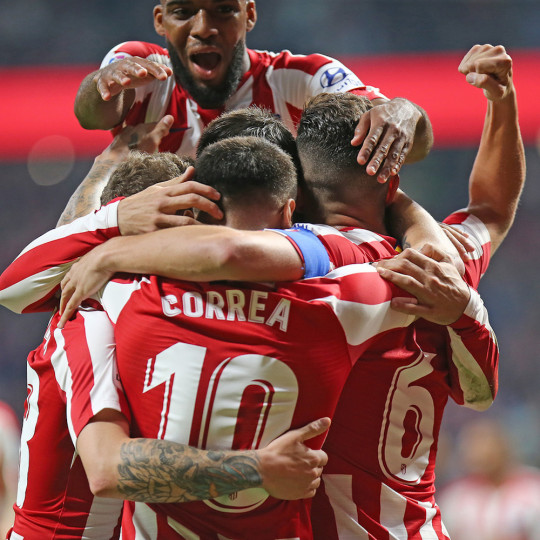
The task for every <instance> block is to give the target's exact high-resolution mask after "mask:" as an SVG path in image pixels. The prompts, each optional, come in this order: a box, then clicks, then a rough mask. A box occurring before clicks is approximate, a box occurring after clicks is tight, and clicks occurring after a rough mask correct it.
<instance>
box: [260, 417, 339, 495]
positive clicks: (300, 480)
mask: <svg viewBox="0 0 540 540" xmlns="http://www.w3.org/2000/svg"><path fill="white" fill-rule="evenodd" d="M329 427H330V418H320V419H319V420H315V421H314V422H311V423H310V424H308V425H307V426H304V427H302V428H300V429H294V430H292V431H288V432H287V433H284V434H283V435H281V437H278V438H277V439H276V440H274V441H272V442H271V443H270V444H269V445H268V446H267V447H266V448H262V449H260V450H257V453H258V454H259V458H260V464H261V475H262V479H263V484H262V486H263V488H264V489H266V491H268V493H270V495H272V497H276V498H277V499H285V500H295V499H307V498H310V497H313V496H314V495H315V491H316V490H317V488H318V487H319V485H320V483H321V474H322V469H323V467H324V466H325V465H326V463H327V462H328V456H327V455H326V452H324V451H323V450H312V449H311V448H309V447H308V446H306V445H305V444H304V441H307V440H308V439H312V438H313V437H317V436H319V435H322V434H323V433H324V432H325V431H327V429H328V428H329Z"/></svg>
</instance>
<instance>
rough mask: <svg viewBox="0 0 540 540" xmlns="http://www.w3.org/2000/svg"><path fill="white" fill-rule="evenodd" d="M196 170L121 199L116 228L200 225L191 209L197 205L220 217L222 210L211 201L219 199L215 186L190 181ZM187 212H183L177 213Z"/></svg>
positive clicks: (127, 230) (144, 229)
mask: <svg viewBox="0 0 540 540" xmlns="http://www.w3.org/2000/svg"><path fill="white" fill-rule="evenodd" d="M194 172H195V169H194V168H193V167H188V169H187V170H186V172H185V173H184V174H183V175H182V176H180V177H178V178H173V179H172V180H167V181H166V182H161V183H159V184H155V185H153V186H150V187H148V188H146V189H145V190H144V191H141V192H140V193H137V194H135V195H132V196H131V197H127V198H126V199H123V200H122V201H120V203H119V204H118V227H119V229H120V233H121V234H122V235H124V236H125V235H130V234H142V233H146V232H152V231H156V230H158V229H163V228H167V227H179V226H182V225H195V224H200V223H199V222H198V221H196V220H195V219H194V218H193V214H192V212H191V210H190V209H192V208H196V209H198V210H201V211H203V212H206V213H207V214H210V215H211V216H212V217H214V218H216V219H217V220H220V219H222V218H223V213H222V211H221V210H220V209H219V207H218V206H217V204H216V203H215V202H213V201H217V200H219V198H220V194H219V192H218V191H216V190H215V189H214V188H212V187H210V186H207V185H205V184H201V183H199V182H195V181H193V180H191V178H193V174H194ZM179 211H187V214H186V215H177V212H179Z"/></svg>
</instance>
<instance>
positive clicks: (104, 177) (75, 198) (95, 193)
mask: <svg viewBox="0 0 540 540" xmlns="http://www.w3.org/2000/svg"><path fill="white" fill-rule="evenodd" d="M118 165H119V163H118V161H115V160H112V159H106V160H101V161H96V162H95V163H94V165H93V166H92V168H91V169H90V171H89V173H88V174H87V175H86V177H85V179H84V180H83V181H82V182H81V184H80V186H79V187H78V188H77V189H76V190H75V193H74V194H73V195H72V196H71V198H70V199H69V202H68V204H67V206H66V208H65V210H64V211H63V212H62V215H61V216H60V219H59V220H58V223H57V224H56V226H57V227H60V226H61V225H66V224H67V223H71V222H72V221H73V220H74V219H77V218H79V217H82V216H86V215H87V214H89V213H90V212H92V211H93V210H97V209H98V208H99V207H100V202H99V198H100V196H101V192H102V191H103V188H104V187H105V184H106V183H107V182H108V181H109V178H110V176H111V174H112V172H113V171H114V170H115V169H116V167H117V166H118Z"/></svg>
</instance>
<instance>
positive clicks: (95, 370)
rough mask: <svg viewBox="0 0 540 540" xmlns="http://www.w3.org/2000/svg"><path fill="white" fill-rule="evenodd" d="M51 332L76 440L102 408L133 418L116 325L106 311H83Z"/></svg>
mask: <svg viewBox="0 0 540 540" xmlns="http://www.w3.org/2000/svg"><path fill="white" fill-rule="evenodd" d="M54 317H55V319H56V320H55V321H54V323H53V325H52V326H51V332H52V333H53V335H54V339H55V341H56V344H57V349H56V353H55V355H54V357H53V358H52V362H53V366H54V370H55V376H56V380H57V382H58V384H59V386H60V387H61V388H62V389H63V390H64V392H65V396H66V418H67V422H68V427H69V431H70V435H71V437H72V440H73V443H74V444H76V440H77V437H78V436H79V434H80V432H81V431H82V429H83V428H84V427H85V426H86V425H87V424H88V422H89V421H90V420H91V419H92V418H93V417H94V416H95V415H96V414H98V413H99V412H100V411H102V410H104V409H113V410H115V411H118V412H121V413H122V414H124V416H125V417H126V418H127V419H128V420H129V419H130V413H129V408H128V406H127V401H126V399H125V396H124V391H123V388H122V385H121V384H120V381H119V377H118V371H117V367H116V347H115V340H114V329H113V325H112V323H111V322H110V320H109V318H108V317H107V315H106V313H105V312H103V311H97V310H79V311H78V312H77V314H76V316H75V317H74V318H73V319H71V320H70V321H68V322H67V323H66V325H65V327H64V328H63V329H59V328H57V327H56V323H57V322H58V320H59V316H58V315H55V316H54Z"/></svg>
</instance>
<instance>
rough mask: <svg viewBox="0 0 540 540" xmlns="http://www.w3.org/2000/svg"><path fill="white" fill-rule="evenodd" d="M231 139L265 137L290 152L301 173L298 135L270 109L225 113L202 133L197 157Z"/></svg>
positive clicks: (253, 106)
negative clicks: (224, 140) (217, 144)
mask: <svg viewBox="0 0 540 540" xmlns="http://www.w3.org/2000/svg"><path fill="white" fill-rule="evenodd" d="M230 137H261V138H262V139H266V140H267V141H270V142H271V143H274V144H275V145H277V146H279V147H280V148H281V149H282V150H283V151H285V152H287V154H289V155H290V156H291V158H292V160H293V163H294V165H295V166H296V168H297V171H298V172H299V171H300V170H301V168H300V159H299V158H298V150H297V148H296V142H295V140H294V135H293V134H292V133H291V132H290V130H289V129H288V128H287V126H285V124H284V123H283V122H282V121H281V120H280V119H279V118H277V117H276V115H275V114H274V113H272V112H271V111H269V110H268V109H263V108H261V107H257V106H255V105H252V106H251V107H247V108H245V109H236V110H234V111H229V112H226V113H223V114H222V115H221V116H219V117H218V118H216V119H214V120H212V122H210V123H209V124H208V126H206V128H205V129H204V131H203V132H202V135H201V138H200V139H199V143H198V145H197V156H199V155H200V154H201V153H202V152H203V150H204V149H205V148H206V147H208V146H209V145H211V144H213V143H215V142H218V141H221V140H223V139H228V138H230Z"/></svg>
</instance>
